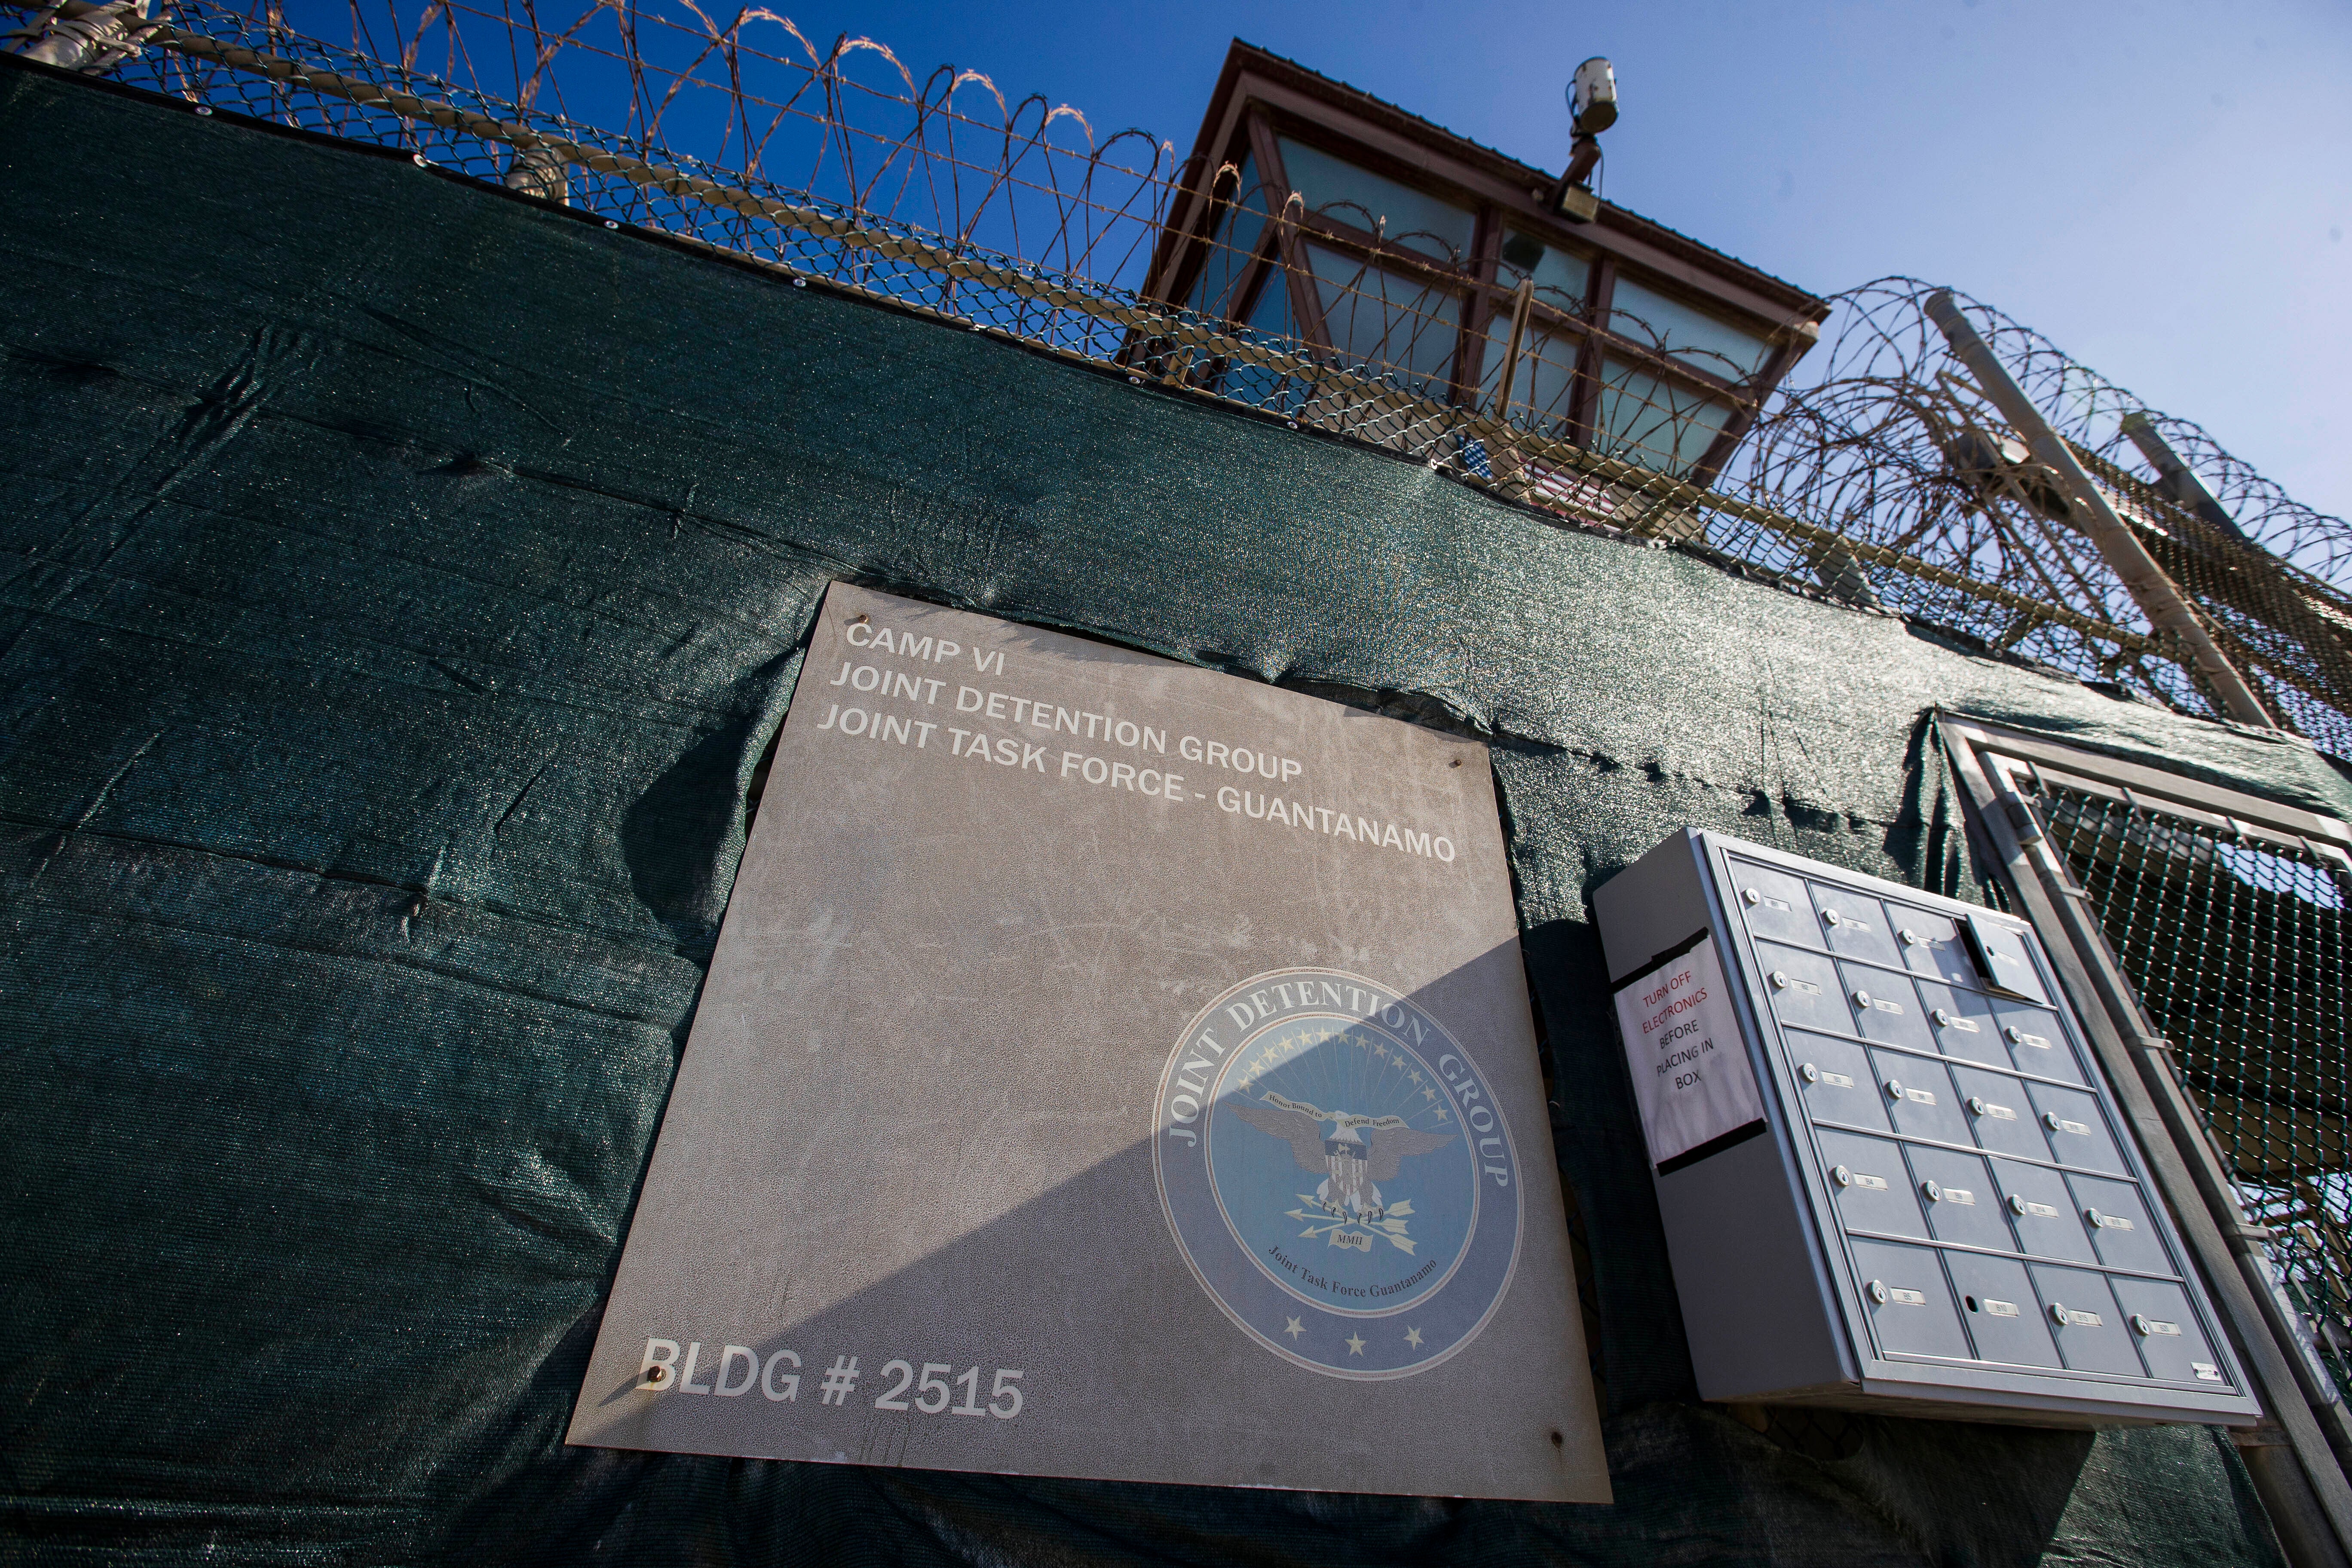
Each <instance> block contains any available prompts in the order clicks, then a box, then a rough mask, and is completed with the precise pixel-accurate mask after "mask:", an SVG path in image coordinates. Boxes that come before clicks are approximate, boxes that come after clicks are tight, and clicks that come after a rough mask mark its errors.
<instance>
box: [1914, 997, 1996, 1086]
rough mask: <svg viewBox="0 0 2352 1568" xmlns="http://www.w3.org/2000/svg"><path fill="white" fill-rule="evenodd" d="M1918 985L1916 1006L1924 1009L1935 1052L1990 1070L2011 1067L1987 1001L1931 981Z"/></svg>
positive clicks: (1990, 1005) (1988, 999)
mask: <svg viewBox="0 0 2352 1568" xmlns="http://www.w3.org/2000/svg"><path fill="white" fill-rule="evenodd" d="M1917 984H1918V987H1919V1005H1920V1006H1922V1007H1924V1008H1926V1009H1927V1026H1928V1027H1929V1028H1930V1029H1931V1030H1933V1031H1934V1034H1935V1037H1936V1047H1937V1049H1938V1050H1940V1051H1942V1052H1943V1053H1944V1054H1945V1055H1946V1056H1948V1057H1954V1058H1958V1059H1960V1060H1962V1061H1971V1062H1981V1063H1983V1064H1985V1065H1986V1066H1989V1067H1997V1068H2005V1067H2007V1066H2009V1065H2010V1064H2009V1042H2008V1041H2006V1040H2004V1039H2002V1038H2001V1037H2000V1020H1999V1019H1997V1018H1995V1017H1994V1016H1993V1011H1992V1002H1991V999H1990V997H1987V996H1986V995H1984V994H1982V993H1981V992H1977V991H1964V990H1960V989H1958V987H1955V986H1950V985H1941V984H1937V983H1936V982H1935V981H1933V980H1922V981H1919V982H1917Z"/></svg>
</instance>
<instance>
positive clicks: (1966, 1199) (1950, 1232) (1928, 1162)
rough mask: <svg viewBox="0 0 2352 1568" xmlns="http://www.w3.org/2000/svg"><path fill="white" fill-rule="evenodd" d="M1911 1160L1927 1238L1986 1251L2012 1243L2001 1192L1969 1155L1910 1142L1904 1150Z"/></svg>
mask: <svg viewBox="0 0 2352 1568" xmlns="http://www.w3.org/2000/svg"><path fill="white" fill-rule="evenodd" d="M1904 1152H1905V1154H1906V1155H1907V1156H1909V1158H1910V1161H1911V1180H1912V1186H1913V1189H1914V1190H1915V1191H1916V1192H1917V1194H1919V1208H1920V1212H1921V1213H1922V1214H1924V1215H1927V1229H1928V1232H1929V1234H1931V1235H1932V1236H1934V1237H1935V1238H1936V1239H1937V1241H1956V1242H1958V1243H1959V1244H1960V1245H1961V1246H1963V1247H1991V1248H1992V1249H1993V1250H1994V1251H1996V1252H2007V1251H2009V1250H2011V1248H2012V1247H2015V1246H2016V1245H2017V1242H2016V1240H2015V1239H2014V1238H2013V1237H2011V1234H2010V1229H2009V1222H2008V1221H2007V1220H2005V1219H2003V1218H2002V1217H2001V1210H2000V1191H1999V1189H1997V1188H1996V1187H1994V1185H1993V1184H1992V1173H1991V1172H1990V1171H1988V1170H1987V1169H1986V1168H1985V1163H1984V1162H1983V1161H1982V1160H1980V1159H1979V1158H1977V1156H1975V1155H1974V1154H1962V1153H1959V1152H1957V1151H1954V1150H1950V1149H1931V1148H1929V1147H1928V1146H1927V1145H1926V1144H1924V1143H1913V1144H1910V1145H1908V1146H1907V1147H1906V1149H1905V1150H1904Z"/></svg>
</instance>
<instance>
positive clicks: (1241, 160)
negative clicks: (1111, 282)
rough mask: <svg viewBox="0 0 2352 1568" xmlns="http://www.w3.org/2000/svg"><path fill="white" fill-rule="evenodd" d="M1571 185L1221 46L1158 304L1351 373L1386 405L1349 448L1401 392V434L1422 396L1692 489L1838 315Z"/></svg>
mask: <svg viewBox="0 0 2352 1568" xmlns="http://www.w3.org/2000/svg"><path fill="white" fill-rule="evenodd" d="M1561 188H1562V187H1561V180H1560V176H1559V174H1556V173H1549V172H1547V171H1545V170H1542V169H1538V168H1533V167H1531V166H1529V165H1528V164H1525V163H1519V162H1517V160H1516V159H1512V158H1508V157H1506V156H1504V155H1503V154H1502V153H1497V152H1496V151H1494V150H1493V149H1492V148H1488V147H1483V146H1480V145H1479V144H1478V143H1476V142H1471V141H1468V140H1466V139H1465V138H1463V137H1460V136H1457V135H1455V134H1454V133H1453V132H1449V131H1446V130H1444V129H1443V128H1442V127H1439V126H1436V125H1433V124H1431V123H1430V122H1429V121H1425V120H1422V119H1420V118H1418V117H1416V116H1414V115H1412V114H1408V113H1406V112H1405V111H1404V110H1401V109H1398V108H1396V107H1395V106H1394V105H1392V104H1388V103H1384V102H1382V101H1381V100H1379V99H1376V98H1374V97H1372V96H1371V95H1370V94H1369V93H1364V92H1360V91H1358V90H1357V89H1354V88H1351V87H1349V86H1346V85H1345V84H1343V83H1340V82H1336V81H1333V80H1331V79H1328V78H1326V77H1322V76H1318V75H1317V74H1316V73H1315V72H1313V71H1311V70H1308V69H1307V68H1304V67H1302V66H1299V65H1297V64H1295V63H1293V62H1292V61H1289V60H1286V59H1284V58H1280V57H1279V56H1276V55H1272V54H1269V53H1267V52H1266V51H1265V50H1264V49H1261V48H1257V47H1254V46H1252V45H1249V44H1245V43H1242V42H1240V41H1239V40H1235V42H1234V45H1233V47H1232V49H1231V50H1230V51H1229V52H1228V53H1227V55H1226V57H1225V63H1224V68H1223V72H1222V73H1221V74H1220V75H1219V77H1218V79H1217V87H1216V90H1215V92H1214V94H1213V95H1212V97H1211V99H1210V100H1209V106H1208V112H1207V113H1206V114H1205V115H1204V116H1203V118H1202V122H1201V132H1200V137H1199V140H1198V141H1197V142H1195V144H1194V146H1193V151H1192V157H1191V159H1190V161H1189V162H1188V163H1187V164H1186V165H1185V176H1184V178H1183V180H1182V182H1181V190H1180V192H1179V194H1178V195H1177V197H1176V198H1175V200H1174V202H1173V203H1172V205H1171V214H1170V217H1169V222H1168V225H1167V227H1166V228H1165V230H1164V231H1163V232H1162V235H1161V237H1160V244H1159V246H1158V248H1157V250H1156V252H1155V254H1154V256H1153V260H1152V268H1151V273H1150V290H1149V291H1150V293H1151V294H1152V295H1153V296H1154V297H1155V298H1158V299H1160V300H1168V301H1170V302H1172V303H1177V304H1181V305H1183V306H1186V307H1188V308H1189V309H1191V310H1194V311H1197V312H1199V313H1200V315H1201V316H1202V317H1205V318H1208V319H1210V320H1213V321H1222V322H1223V323H1226V324H1228V325H1229V326H1230V327H1231V328H1234V329H1240V330H1242V331H1244V333H1246V334H1247V336H1248V337H1249V338H1250V339H1252V340H1254V341H1257V342H1267V343H1275V342H1288V343H1292V344H1295V345H1297V349H1298V351H1299V352H1300V353H1302V354H1303V355H1304V356H1306V357H1307V358H1308V359H1310V360H1313V361H1315V362H1317V363H1327V364H1329V365H1333V366H1337V367H1344V368H1345V369H1349V370H1354V371H1357V372H1360V374H1362V376H1363V377H1365V378H1366V379H1367V381H1368V382H1369V383H1370V384H1371V386H1375V387H1377V388H1378V390H1376V391H1375V390H1370V389H1369V388H1367V387H1363V386H1360V387H1359V388H1358V390H1357V397H1358V402H1357V403H1356V404H1355V405H1353V406H1352V407H1351V408H1350V409H1349V413H1350V415H1351V417H1350V418H1349V421H1348V427H1349V433H1350V434H1355V435H1362V434H1363V433H1364V431H1365V428H1366V423H1367V422H1366V421H1365V419H1364V417H1363V414H1364V409H1363V407H1362V405H1361V399H1362V398H1364V397H1368V396H1369V397H1375V398H1377V397H1382V396H1385V397H1388V398H1391V399H1394V400H1395V401H1396V402H1397V404H1398V407H1397V409H1396V415H1397V418H1396V421H1395V423H1396V424H1397V426H1399V427H1400V428H1402V427H1403V426H1405V425H1407V424H1409V423H1410V422H1411V420H1412V412H1413V411H1412V406H1411V405H1414V404H1420V405H1442V406H1445V407H1448V408H1451V409H1454V410H1456V411H1459V410H1460V409H1462V408H1464V407H1469V408H1474V409H1477V410H1480V411H1482V412H1485V413H1487V414H1490V415H1492V416H1494V417H1495V418H1496V420H1498V421H1500V422H1502V423H1503V424H1505V425H1507V426H1509V427H1510V429H1511V430H1513V431H1516V432H1520V433H1523V434H1524V435H1525V436H1526V437H1529V438H1530V441H1531V444H1532V445H1533V447H1535V448H1537V449H1539V448H1540V446H1541V445H1542V444H1543V443H1545V442H1547V441H1559V442H1564V443H1567V444H1569V445H1571V446H1573V447H1578V448H1580V449H1581V450H1582V451H1584V452H1587V453H1597V454H1600V455H1601V456H1605V457H1614V458H1622V459H1624V460H1626V461H1629V462H1632V463H1634V464H1638V465H1639V466H1641V467H1642V468H1647V469H1651V470H1654V471H1657V472H1661V473H1665V474H1670V475H1672V476H1674V477H1675V478H1677V479H1688V480H1691V481H1693V482H1694V483H1696V484H1699V485H1706V483H1708V482H1709V481H1710V480H1711V479H1713V478H1714V477H1715V475H1716V474H1717V472H1718V471H1719V470H1720V469H1721V468H1722V466H1723V464H1724V463H1725V461H1726V460H1727V458H1729V457H1730V455H1731V453H1732V451H1733V449H1734V448H1736V447H1738V444H1739V441H1740V438H1741V437H1742V436H1743V435H1745V434H1746V432H1747V430H1748V426H1749V425H1750V424H1751V423H1752V422H1753V421H1754V419H1755V417H1756V414H1757V410H1758V408H1759V406H1760V405H1761V404H1762V402H1763V400H1764V399H1765V398H1766V397H1767V396H1768V395H1769V394H1770V393H1771V391H1772V389H1773V387H1774V386H1775V385H1777V384H1779V383H1780V379H1781V378H1782V377H1783V376H1784V375H1786V374H1788V372H1789V369H1790V366H1791V365H1793V364H1794V363H1796V361H1797V360H1798V358H1799V357H1800V356H1801V355H1802V354H1803V353H1805V351H1806V350H1807V349H1809V348H1811V346H1812V344H1813V343H1814V342H1815V341H1816V339H1817V338H1818V336H1819V332H1820V323H1821V322H1822V320H1823V319H1824V318H1825V317H1826V316H1827V315H1828V313H1829V309H1830V307H1829V305H1828V304H1827V302H1825V301H1824V300H1821V299H1819V298H1817V297H1816V296H1814V295H1812V294H1809V293H1807V292H1806V291H1805V290H1803V289H1799V288H1797V287H1795V286H1793V285H1791V284H1789V283H1785V282H1783V281H1781V280H1780V279H1778V278H1774V277H1772V276H1770V275H1769V274H1768V273H1765V272H1762V271H1759V270H1758V269H1757V268H1753V267H1750V266H1748V265H1747V264H1746V263H1744V262H1741V261H1738V260H1736V259H1734V258H1731V257H1728V256H1726V255H1724V254H1722V253H1721V252H1720V251H1716V250H1711V249H1709V248H1707V247H1706V246H1704V245H1701V244H1699V243H1698V242H1697V241H1696V240H1693V239H1691V238H1689V237H1686V236H1684V235H1680V234H1677V233H1675V231H1674V230H1672V229H1670V228H1667V227H1665V226H1663V225H1660V224H1656V223H1653V222H1651V221H1650V220H1649V219H1647V218H1644V217H1642V216H1638V215H1636V214H1633V213H1631V212H1628V211H1626V210H1625V209H1624V208H1622V207H1619V206H1615V205H1611V204H1609V203H1607V202H1597V201H1592V200H1590V199H1579V200H1577V201H1574V202H1570V203H1567V204H1559V203H1558V202H1557V201H1556V198H1557V197H1558V195H1559V193H1560V190H1561ZM1562 205H1565V208H1566V212H1567V213H1569V214H1578V215H1584V214H1589V215H1590V216H1585V217H1583V219H1582V221H1578V219H1577V217H1575V216H1563V213H1562V210H1561V208H1562ZM1182 374H1185V375H1186V376H1187V377H1188V378H1189V379H1190V380H1192V382H1193V383H1194V384H1199V385H1203V386H1215V387H1217V389H1218V390H1222V391H1226V392H1228V393H1229V394H1230V392H1231V391H1233V390H1234V389H1233V388H1229V387H1225V386H1223V384H1222V383H1223V381H1228V380H1233V379H1235V378H1245V377H1249V376H1253V375H1265V374H1269V373H1268V372H1267V371H1265V368H1264V367H1263V366H1259V365H1255V364H1249V363H1244V364H1238V365H1237V364H1234V363H1227V362H1224V361H1217V360H1210V361H1204V362H1200V363H1190V364H1187V365H1185V366H1183V367H1182ZM1301 395H1302V397H1303V398H1305V397H1307V394H1306V391H1305V389H1304V388H1302V389H1301ZM1307 401H1309V402H1311V401H1313V399H1311V398H1307ZM1323 401H1324V402H1325V403H1326V404H1327V405H1328V399H1325V400H1323ZM1321 415H1322V410H1320V409H1315V408H1307V407H1302V410H1301V416H1302V417H1306V418H1310V419H1317V418H1318V416H1321ZM1324 417H1326V418H1328V416H1324ZM1318 422H1321V421H1320V420H1319V419H1318ZM1464 455H1465V460H1466V463H1467V466H1469V467H1471V468H1474V469H1475V468H1478V467H1480V466H1481V464H1482V463H1483V462H1484V461H1485V458H1486V455H1485V454H1483V453H1481V452H1479V451H1477V450H1475V449H1473V450H1469V451H1467V452H1465V454H1464ZM1497 456H1499V454H1497ZM1538 468H1539V465H1538ZM1531 477H1536V478H1538V480H1539V479H1540V474H1539V473H1538V474H1537V475H1534V476H1531Z"/></svg>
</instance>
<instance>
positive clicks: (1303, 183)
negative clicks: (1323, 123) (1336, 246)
mask: <svg viewBox="0 0 2352 1568" xmlns="http://www.w3.org/2000/svg"><path fill="white" fill-rule="evenodd" d="M1276 145H1278V146H1279V147H1280V148H1281V149H1282V168H1283V172H1284V173H1285V174H1288V175H1289V176H1290V184H1291V188H1292V189H1293V190H1296V191H1297V193H1298V195H1299V199H1300V200H1301V201H1303V202H1305V203H1306V204H1307V211H1308V212H1311V213H1315V214H1318V215H1319V216H1323V217H1326V218H1329V219H1331V220H1333V221H1334V222H1336V223H1340V224H1345V225H1346V226H1348V227H1349V228H1354V229H1360V230H1361V231H1362V232H1363V234H1364V236H1365V237H1367V238H1370V237H1373V236H1375V235H1377V236H1379V237H1380V240H1381V244H1382V245H1384V246H1394V247H1398V248H1399V249H1403V250H1412V251H1418V252H1419V253H1421V254H1422V255H1423V256H1426V257H1428V258H1431V259H1432V260H1433V261H1442V262H1444V263H1445V264H1446V265H1448V266H1451V267H1459V266H1461V265H1462V264H1463V263H1464V262H1465V261H1466V260H1467V259H1468V258H1469V256H1470V241H1471V238H1472V236H1473V234H1474V233H1475V229H1476V227H1477V222H1478V220H1477V217H1476V216H1475V214H1473V213H1470V212H1468V211H1466V210H1465V209H1464V208H1461V207H1458V206H1454V205H1452V204H1450V203H1447V202H1444V201H1441V200H1440V199H1439V198H1437V197H1435V196H1433V195H1425V194H1424V193H1423V192H1420V191H1416V190H1413V189H1412V188H1411V187H1410V186H1407V185H1402V184H1398V183H1397V182H1396V181H1394V180H1391V179H1386V178H1384V177H1382V176H1381V175H1379V174H1373V173H1372V172H1371V171H1370V169H1361V168H1358V167H1357V166H1356V165H1355V164H1353V163H1347V162H1345V161H1343V160H1341V159H1339V158H1335V157H1332V156H1331V155H1330V154H1329V153H1324V152H1320V151H1318V150H1317V149H1316V148H1313V147H1309V146H1308V145H1307V144H1306V143H1305V142H1295V141H1293V140H1291V139H1290V138H1289V137H1287V136H1285V137H1282V138H1280V139H1279V141H1278V142H1277V143H1276Z"/></svg>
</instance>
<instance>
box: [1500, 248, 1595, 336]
mask: <svg viewBox="0 0 2352 1568" xmlns="http://www.w3.org/2000/svg"><path fill="white" fill-rule="evenodd" d="M1501 259H1502V265H1501V266H1500V267H1498V268H1496V272H1495V283H1496V287H1498V288H1502V289H1515V288H1517V286H1518V283H1519V280H1520V279H1523V278H1532V279H1535V285H1536V295H1535V297H1536V302H1537V303H1538V304H1540V305H1544V306H1548V307H1549V308H1550V309H1552V310H1558V311H1559V312H1561V313H1562V314H1563V315H1571V316H1580V315H1582V314H1583V313H1584V308H1585V301H1586V300H1587V298H1588V297H1589V296H1590V295H1591V291H1592V263H1591V262H1590V261H1588V260H1587V259H1585V258H1583V257H1581V256H1579V255H1577V254H1576V253H1575V252H1573V251H1570V250H1563V249H1561V248H1559V247H1558V246H1553V245H1546V244H1545V243H1544V242H1543V241H1542V240H1540V239H1538V238H1537V237H1535V236H1533V235H1531V234H1526V233H1523V232H1521V231H1520V230H1518V229H1512V230H1510V231H1509V232H1508V233H1507V234H1505V235H1504V237H1503V254H1502V258H1501Z"/></svg>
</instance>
